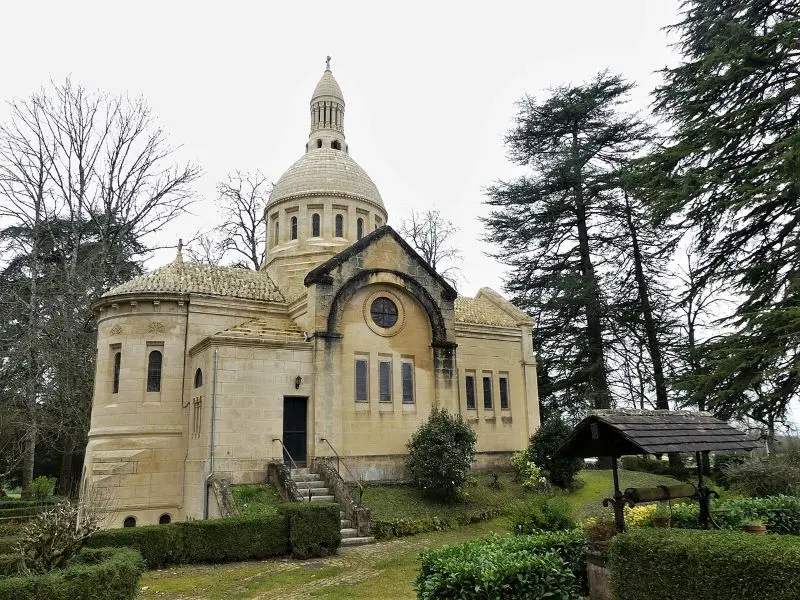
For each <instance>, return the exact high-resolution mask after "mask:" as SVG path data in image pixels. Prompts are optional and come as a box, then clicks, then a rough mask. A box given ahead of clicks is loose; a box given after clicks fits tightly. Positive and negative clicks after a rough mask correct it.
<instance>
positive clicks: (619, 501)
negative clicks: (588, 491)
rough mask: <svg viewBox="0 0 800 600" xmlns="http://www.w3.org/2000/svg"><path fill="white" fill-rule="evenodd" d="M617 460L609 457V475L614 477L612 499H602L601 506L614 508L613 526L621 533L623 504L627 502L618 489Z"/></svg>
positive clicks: (622, 528) (623, 518)
mask: <svg viewBox="0 0 800 600" xmlns="http://www.w3.org/2000/svg"><path fill="white" fill-rule="evenodd" d="M617 458H618V457H616V456H612V457H611V474H612V475H613V477H614V496H613V497H612V498H604V499H603V506H609V505H611V506H612V507H613V508H614V524H615V525H616V527H617V532H619V533H623V532H624V531H625V504H626V503H628V501H627V500H626V498H625V496H623V494H622V491H621V490H620V489H619V470H618V468H617Z"/></svg>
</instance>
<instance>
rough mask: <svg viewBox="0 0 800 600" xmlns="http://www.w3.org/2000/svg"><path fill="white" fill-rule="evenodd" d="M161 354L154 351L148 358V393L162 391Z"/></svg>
mask: <svg viewBox="0 0 800 600" xmlns="http://www.w3.org/2000/svg"><path fill="white" fill-rule="evenodd" d="M162 358H163V357H162V355H161V352H159V351H158V350H153V351H152V352H151V353H150V356H149V357H148V358H147V391H148V392H160V391H161V362H162Z"/></svg>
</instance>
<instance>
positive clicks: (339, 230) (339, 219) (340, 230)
mask: <svg viewBox="0 0 800 600" xmlns="http://www.w3.org/2000/svg"><path fill="white" fill-rule="evenodd" d="M336 237H344V217H343V216H342V215H336Z"/></svg>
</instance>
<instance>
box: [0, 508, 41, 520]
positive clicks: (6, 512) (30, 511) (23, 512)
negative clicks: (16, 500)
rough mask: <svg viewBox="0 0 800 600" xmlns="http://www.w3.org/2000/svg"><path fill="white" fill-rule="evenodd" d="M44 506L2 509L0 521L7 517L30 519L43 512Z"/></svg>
mask: <svg viewBox="0 0 800 600" xmlns="http://www.w3.org/2000/svg"><path fill="white" fill-rule="evenodd" d="M45 508H47V507H46V506H40V505H31V506H20V507H17V508H3V509H0V519H5V518H7V517H30V516H33V515H38V514H39V513H40V512H42V511H43V510H45Z"/></svg>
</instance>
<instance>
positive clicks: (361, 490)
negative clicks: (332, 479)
mask: <svg viewBox="0 0 800 600" xmlns="http://www.w3.org/2000/svg"><path fill="white" fill-rule="evenodd" d="M319 441H320V442H325V443H326V444H328V448H330V449H331V452H333V453H334V455H335V456H336V472H337V473H339V477H341V476H342V473H341V470H340V469H339V465H340V464H343V465H344V468H345V469H346V470H347V473H348V474H349V475H350V477H351V478H352V479H353V481H355V482H356V485H357V486H358V505H359V506H361V500H362V499H363V497H364V486H363V485H361V481H359V479H358V477H356V476H355V475H353V472H352V471H351V470H350V467H348V466H347V463H345V462H344V461H342V457H341V456H339V453H338V452H337V451H336V448H334V447H333V445H332V444H331V443H330V441H328V439H327V438H319Z"/></svg>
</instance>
